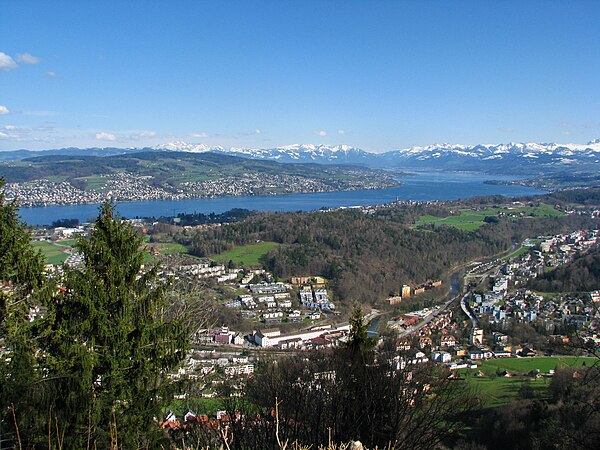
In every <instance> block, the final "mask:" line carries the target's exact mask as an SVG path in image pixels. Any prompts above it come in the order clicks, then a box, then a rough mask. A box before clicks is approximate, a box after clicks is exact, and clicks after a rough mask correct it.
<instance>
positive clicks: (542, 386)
mask: <svg viewBox="0 0 600 450" xmlns="http://www.w3.org/2000/svg"><path fill="white" fill-rule="evenodd" d="M597 361H598V360H597V359H596V358H579V357H575V356H553V357H537V358H498V359H491V360H486V361H483V362H482V363H481V364H479V365H478V369H477V370H470V369H464V370H461V371H460V373H461V375H463V376H464V377H465V378H466V380H467V383H468V384H469V386H471V387H472V388H473V389H474V390H475V393H476V394H477V395H478V396H479V397H480V398H481V399H482V401H483V404H484V406H485V407H496V406H500V405H503V404H507V403H509V402H510V401H512V400H514V399H515V398H517V396H518V393H519V388H520V387H521V386H522V384H523V383H524V382H529V385H530V386H531V388H532V389H533V392H534V395H535V396H536V397H537V398H544V397H545V396H546V395H547V388H548V385H549V384H550V381H551V378H533V377H528V376H525V375H526V374H527V373H529V372H530V371H532V370H535V369H538V370H539V371H540V373H545V374H547V373H548V371H549V370H551V369H555V368H556V367H560V366H570V367H579V366H582V365H583V363H584V362H585V364H586V365H588V366H591V365H592V364H594V363H596V362H597ZM503 370H505V371H507V372H509V373H511V374H513V376H512V377H510V378H505V377H501V376H497V375H496V372H497V371H503ZM478 371H481V372H483V373H484V376H483V377H478V376H477V375H476V374H477V372H478Z"/></svg>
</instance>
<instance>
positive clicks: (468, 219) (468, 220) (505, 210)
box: [415, 203, 564, 231]
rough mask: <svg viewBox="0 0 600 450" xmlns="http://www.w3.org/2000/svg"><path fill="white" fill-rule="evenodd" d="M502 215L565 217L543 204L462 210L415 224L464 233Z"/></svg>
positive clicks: (431, 217) (513, 216) (550, 206)
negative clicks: (453, 229)
mask: <svg viewBox="0 0 600 450" xmlns="http://www.w3.org/2000/svg"><path fill="white" fill-rule="evenodd" d="M501 215H502V216H505V217H508V218H509V219H511V218H515V219H516V218H518V217H558V216H563V215H564V213H563V212H562V211H557V210H556V209H554V207H553V206H552V205H546V204H543V203H542V204H540V205H539V206H519V207H514V208H509V207H501V208H492V207H489V208H485V209H482V210H480V211H475V210H473V209H462V210H460V211H459V214H457V215H452V216H447V217H436V216H431V215H424V216H421V217H420V218H419V220H418V221H417V222H416V223H415V226H417V227H418V226H422V225H426V224H433V225H434V226H440V225H447V226H451V227H455V228H458V229H460V230H463V231H475V230H476V229H477V228H479V227H480V226H482V225H483V224H484V223H485V222H484V219H485V218H486V217H500V216H501Z"/></svg>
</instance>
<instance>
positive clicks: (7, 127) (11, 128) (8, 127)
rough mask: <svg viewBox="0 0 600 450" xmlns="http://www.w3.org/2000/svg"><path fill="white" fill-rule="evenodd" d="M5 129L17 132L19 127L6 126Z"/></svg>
mask: <svg viewBox="0 0 600 450" xmlns="http://www.w3.org/2000/svg"><path fill="white" fill-rule="evenodd" d="M4 129H5V130H16V129H17V127H15V126H14V125H5V126H4Z"/></svg>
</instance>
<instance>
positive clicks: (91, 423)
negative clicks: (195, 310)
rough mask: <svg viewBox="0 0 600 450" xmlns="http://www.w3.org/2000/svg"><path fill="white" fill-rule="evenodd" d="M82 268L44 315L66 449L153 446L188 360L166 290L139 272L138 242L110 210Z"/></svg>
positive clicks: (83, 244) (83, 245)
mask: <svg viewBox="0 0 600 450" xmlns="http://www.w3.org/2000/svg"><path fill="white" fill-rule="evenodd" d="M77 249H78V251H79V252H80V253H81V254H82V255H83V262H84V263H83V267H82V268H80V269H77V268H65V270H66V272H65V278H64V291H63V293H62V294H61V295H60V296H59V298H58V299H57V301H55V302H54V303H53V306H52V308H51V309H50V311H49V314H48V317H47V323H48V326H49V329H48V330H47V338H48V339H47V340H46V342H47V348H46V354H47V355H48V358H47V367H48V371H49V373H48V377H47V378H48V380H49V383H51V384H52V386H53V387H52V392H53V404H52V407H53V410H54V413H55V415H56V419H57V420H58V422H59V425H60V426H62V428H63V430H64V431H65V433H66V436H68V439H66V440H65V442H64V444H63V448H84V447H86V446H90V445H91V446H92V448H95V447H96V446H97V447H98V448H108V446H109V445H110V446H113V447H114V446H115V442H116V443H117V447H119V448H120V447H124V448H138V447H148V446H150V447H152V446H155V445H156V442H155V440H156V439H160V436H159V435H158V431H157V430H158V427H157V426H156V424H154V423H153V418H154V417H157V416H159V415H160V414H161V406H162V405H164V402H165V401H168V400H169V398H170V397H169V395H170V394H172V392H171V389H172V385H171V383H169V381H168V373H169V372H170V371H172V370H173V369H174V368H176V367H177V365H178V364H179V363H180V362H181V361H182V360H183V359H184V357H185V355H186V352H187V349H188V345H189V342H188V335H187V333H186V330H185V327H184V325H183V321H181V320H173V319H169V318H167V314H166V313H167V309H168V308H167V307H168V305H167V304H166V300H165V295H164V294H165V288H166V282H165V281H163V280H161V279H160V278H159V273H158V269H157V267H156V266H154V267H152V268H150V269H149V270H146V269H145V268H144V266H143V262H144V254H145V252H144V250H143V248H142V240H141V238H139V237H138V236H136V234H135V233H134V230H133V228H132V227H131V225H129V224H128V223H126V222H124V221H122V220H120V218H119V217H118V215H115V212H114V208H113V207H112V206H111V205H110V204H109V203H108V202H107V203H105V204H104V205H103V206H102V207H101V208H100V215H99V217H98V219H97V221H96V224H95V226H94V229H93V231H92V232H91V234H90V236H89V238H87V239H85V238H79V240H78V243H77Z"/></svg>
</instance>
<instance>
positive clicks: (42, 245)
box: [31, 241, 70, 265]
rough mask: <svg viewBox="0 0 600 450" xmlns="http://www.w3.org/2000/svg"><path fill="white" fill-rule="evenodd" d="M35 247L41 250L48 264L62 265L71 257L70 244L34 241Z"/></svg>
mask: <svg viewBox="0 0 600 450" xmlns="http://www.w3.org/2000/svg"><path fill="white" fill-rule="evenodd" d="M31 244H32V245H33V248H35V249H36V250H41V251H42V254H43V255H44V257H45V258H46V263H47V264H53V265H60V264H62V263H64V262H65V260H66V259H67V258H68V257H69V253H68V252H67V250H68V249H69V248H70V247H69V246H64V245H58V244H52V243H50V242H40V241H36V242H32V243H31Z"/></svg>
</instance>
